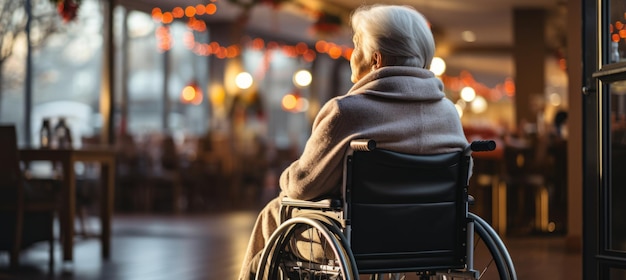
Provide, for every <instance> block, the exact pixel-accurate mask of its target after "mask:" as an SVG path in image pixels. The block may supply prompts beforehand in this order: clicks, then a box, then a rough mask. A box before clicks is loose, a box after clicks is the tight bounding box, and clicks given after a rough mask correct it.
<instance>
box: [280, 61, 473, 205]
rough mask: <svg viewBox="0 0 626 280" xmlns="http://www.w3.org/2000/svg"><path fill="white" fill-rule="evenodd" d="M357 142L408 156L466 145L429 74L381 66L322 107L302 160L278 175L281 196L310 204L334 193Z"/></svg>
mask: <svg viewBox="0 0 626 280" xmlns="http://www.w3.org/2000/svg"><path fill="white" fill-rule="evenodd" d="M357 138H370V139H374V140H376V142H377V148H381V149H388V150H393V151H397V152H403V153H410V154H434V153H444V152H452V151H460V150H463V149H464V148H465V147H466V146H467V145H468V142H467V139H466V138H465V135H464V134H463V128H462V126H461V121H460V119H459V116H458V113H457V111H456V109H455V107H454V104H453V103H452V102H451V101H450V100H449V99H447V98H445V94H444V93H443V85H442V83H441V81H440V80H439V79H437V78H436V77H435V76H434V75H433V74H432V72H430V71H428V70H426V69H421V68H415V67H402V66H388V67H383V68H380V69H378V70H375V71H372V72H371V73H369V74H368V75H366V76H365V77H363V78H362V79H361V80H360V81H359V82H357V83H356V84H355V85H354V86H353V87H352V88H351V89H350V91H349V92H348V93H347V94H346V95H343V96H338V97H335V98H333V99H331V100H329V101H328V102H327V103H326V104H325V105H324V106H323V107H322V108H321V110H320V112H319V114H318V115H317V117H316V118H315V120H314V123H313V128H312V133H311V137H310V138H309V140H308V141H307V143H306V145H305V147H304V151H303V153H302V155H301V156H300V158H299V159H298V160H296V161H294V162H293V163H292V164H291V165H290V166H289V167H288V168H286V169H285V170H284V171H283V173H282V174H281V176H280V188H281V190H282V194H283V195H287V196H289V197H292V198H297V199H305V200H311V199H316V198H321V197H324V196H328V195H331V194H336V193H338V192H339V191H340V189H339V188H340V182H341V177H342V174H343V171H342V166H343V163H342V161H343V158H344V154H345V153H346V151H347V148H348V146H349V143H350V140H352V139H357Z"/></svg>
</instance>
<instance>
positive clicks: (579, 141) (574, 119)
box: [566, 0, 591, 275]
mask: <svg viewBox="0 0 626 280" xmlns="http://www.w3.org/2000/svg"><path fill="white" fill-rule="evenodd" d="M582 2H583V1H582V0H569V1H567V11H568V12H567V26H579V27H580V26H583V17H581V15H582V14H583V4H582ZM587 24H588V23H587ZM582 34H583V32H582V30H581V28H568V29H567V76H568V85H567V86H568V90H567V92H568V104H569V113H568V121H567V129H568V132H569V137H568V138H567V162H568V164H567V236H566V245H567V249H568V250H569V251H572V252H577V253H578V252H581V251H582V247H583V244H582V242H583V241H582V237H583V219H582V218H581V217H583V208H584V207H583V206H584V205H583V175H582V174H583V172H581V171H582V170H583V152H582V151H583V138H584V137H582V135H583V121H582V120H583V97H582V89H581V86H582V85H583V84H584V83H583V65H582V59H583V50H582V45H583V44H582V42H583V35H582ZM587 63H591V62H587ZM587 253H589V252H587ZM577 269H578V270H579V271H580V275H583V272H582V268H580V267H578V268H577Z"/></svg>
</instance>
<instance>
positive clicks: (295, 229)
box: [256, 214, 358, 280]
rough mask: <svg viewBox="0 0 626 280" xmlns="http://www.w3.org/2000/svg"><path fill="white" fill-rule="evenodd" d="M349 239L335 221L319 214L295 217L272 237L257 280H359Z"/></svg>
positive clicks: (261, 261)
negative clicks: (347, 240)
mask: <svg viewBox="0 0 626 280" xmlns="http://www.w3.org/2000/svg"><path fill="white" fill-rule="evenodd" d="M345 248H349V247H348V245H347V243H346V241H345V237H344V236H343V234H342V233H341V230H340V229H339V227H337V226H336V225H335V224H334V222H333V221H331V219H329V218H327V217H325V216H323V215H318V214H311V215H305V216H300V217H295V218H291V219H289V220H287V221H286V222H284V223H282V224H281V226H280V227H279V228H278V229H277V230H276V231H275V232H274V234H272V237H270V240H269V242H268V244H267V246H266V247H265V249H264V251H263V254H262V256H261V259H260V262H259V268H258V270H257V275H256V279H311V280H313V279H320V280H321V279H343V280H350V279H358V275H356V271H357V270H356V266H355V265H356V264H355V262H354V259H353V257H352V254H350V253H348V252H346V249H345Z"/></svg>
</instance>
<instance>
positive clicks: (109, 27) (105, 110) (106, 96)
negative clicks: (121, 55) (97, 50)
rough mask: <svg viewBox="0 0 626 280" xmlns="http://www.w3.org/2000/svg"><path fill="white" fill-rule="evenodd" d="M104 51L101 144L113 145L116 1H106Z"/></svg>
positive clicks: (101, 86)
mask: <svg viewBox="0 0 626 280" xmlns="http://www.w3.org/2000/svg"><path fill="white" fill-rule="evenodd" d="M103 5H104V9H103V15H104V17H103V18H104V28H103V29H104V31H103V34H102V36H103V39H104V50H103V53H102V76H101V77H100V80H101V84H100V114H101V115H102V131H101V132H100V142H101V143H102V144H113V143H114V141H115V129H114V127H115V125H114V122H113V119H114V116H113V106H114V104H115V95H114V94H113V87H114V84H115V81H114V76H113V69H114V60H115V59H114V52H115V50H114V47H113V8H114V7H115V3H114V0H104V1H103Z"/></svg>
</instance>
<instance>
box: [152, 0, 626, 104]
mask: <svg viewBox="0 0 626 280" xmlns="http://www.w3.org/2000/svg"><path fill="white" fill-rule="evenodd" d="M217 1H218V0H210V2H209V3H207V4H198V5H189V6H177V7H174V8H173V9H171V10H167V11H164V10H162V9H161V8H159V7H155V8H153V9H152V13H151V15H152V19H153V20H154V21H155V22H158V23H160V26H159V27H158V28H157V29H156V32H155V36H156V39H157V49H158V50H159V51H160V52H165V51H168V50H170V49H171V48H172V46H173V44H174V41H173V39H172V35H171V33H170V27H169V25H170V24H171V23H173V22H174V21H175V20H180V21H183V20H186V25H187V29H188V31H187V32H186V33H185V34H184V36H183V42H182V43H183V45H184V46H185V47H186V48H188V49H189V50H191V51H192V52H193V53H194V54H196V55H199V56H213V57H216V58H218V59H230V58H235V57H238V56H240V55H241V54H242V49H243V48H246V49H252V50H258V51H263V50H265V51H273V50H280V51H282V52H283V54H284V55H285V56H287V57H293V58H295V57H300V58H301V59H302V60H304V61H305V62H312V61H314V60H315V59H316V57H317V56H318V55H319V54H326V55H328V56H329V57H330V58H332V59H342V58H343V59H345V60H350V57H351V55H352V52H353V48H352V47H348V46H342V45H338V44H335V43H333V42H329V41H325V40H318V41H316V42H315V44H314V46H312V47H311V46H309V45H308V44H306V43H304V42H300V43H297V44H295V45H290V44H285V43H282V42H276V41H267V42H266V41H265V40H264V39H262V38H251V37H248V36H243V37H242V39H241V41H240V43H235V44H232V45H228V46H224V45H221V44H220V43H218V42H216V41H212V42H208V43H203V42H198V41H197V40H196V37H195V33H194V32H199V33H200V32H205V31H206V30H207V25H206V22H205V21H203V20H199V19H198V18H197V16H205V15H209V16H210V15H214V14H216V13H217V12H218V6H217V5H216V2H217ZM614 30H617V31H616V32H617V34H618V35H617V36H620V37H621V38H625V37H624V36H626V28H625V27H624V25H623V24H621V22H618V23H616V24H615V25H611V32H612V33H613V31H614ZM622 34H624V36H622ZM613 40H615V35H614V36H613ZM436 59H440V58H436ZM441 63H443V66H442V67H443V69H441V70H440V72H443V71H445V63H444V62H443V61H441ZM434 64H435V63H434ZM431 70H432V71H433V72H435V73H436V75H437V76H439V77H440V78H441V79H442V81H443V82H444V84H446V87H447V88H448V89H450V90H453V91H458V92H459V93H460V94H461V95H462V92H463V90H465V91H466V92H467V89H468V88H469V89H471V90H472V92H473V93H475V94H476V93H477V94H478V95H479V96H478V97H479V99H480V98H483V96H484V98H483V99H485V98H486V100H489V101H498V100H500V99H501V98H503V97H505V96H508V97H512V96H514V95H515V85H514V82H513V80H512V79H510V78H509V79H507V80H506V81H504V82H503V83H502V84H499V85H497V86H495V87H494V88H489V87H487V86H485V85H483V84H481V83H479V82H477V81H475V80H474V78H473V77H472V75H471V74H470V73H469V72H467V71H463V72H462V73H461V75H460V76H459V77H453V76H447V75H444V74H443V73H438V72H439V71H437V70H436V69H431ZM201 92H202V90H201V89H200V88H199V87H198V85H197V84H190V85H187V86H186V87H185V89H184V90H183V93H182V94H181V101H183V102H184V103H189V104H195V105H198V104H200V103H201V102H202V93H201ZM291 95H292V94H287V95H286V99H285V98H284V99H283V101H282V102H283V107H284V109H285V110H286V111H291V112H302V109H301V107H302V106H300V105H296V103H297V102H298V101H301V99H302V98H298V97H299V96H297V95H294V96H295V97H293V98H292V99H293V100H290V99H289V97H291ZM463 99H464V98H460V99H459V100H463ZM465 99H467V98H465ZM471 99H473V98H471ZM466 101H467V102H473V101H472V100H466ZM290 102H291V103H293V104H291V103H290ZM475 103H478V102H475ZM286 104H287V105H286ZM288 104H291V105H288ZM298 108H300V109H298Z"/></svg>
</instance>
